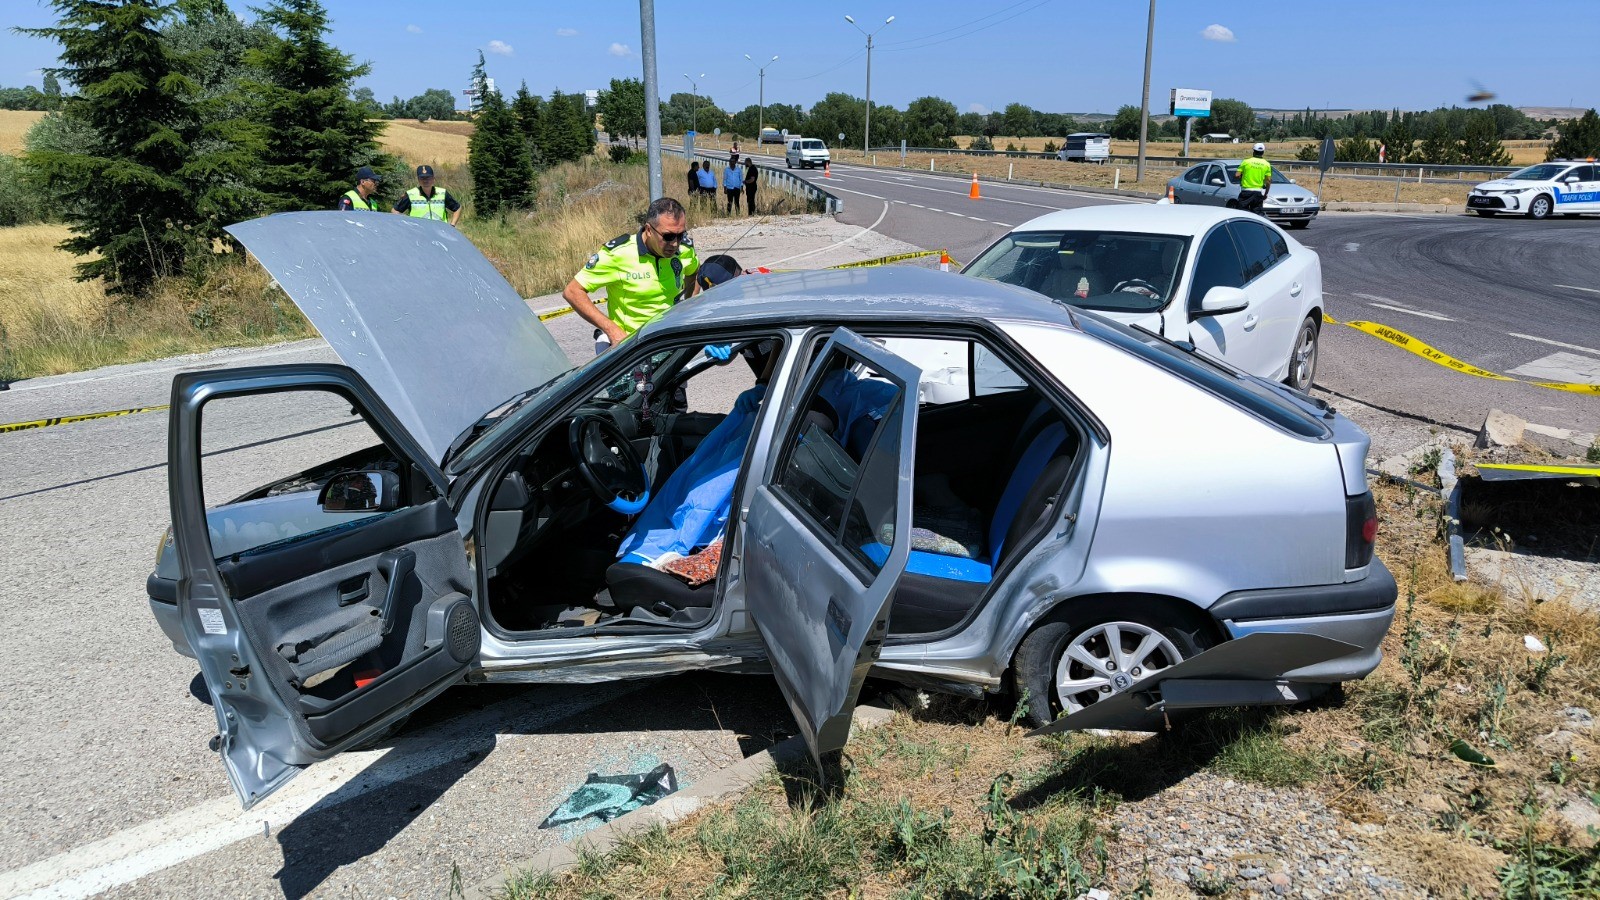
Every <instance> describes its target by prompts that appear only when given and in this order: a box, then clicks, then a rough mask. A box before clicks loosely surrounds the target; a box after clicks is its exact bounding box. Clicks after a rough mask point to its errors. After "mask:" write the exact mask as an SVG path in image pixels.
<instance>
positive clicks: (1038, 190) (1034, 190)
mask: <svg viewBox="0 0 1600 900" xmlns="http://www.w3.org/2000/svg"><path fill="white" fill-rule="evenodd" d="M850 168H852V169H856V168H862V169H863V170H864V171H867V172H873V173H874V174H876V173H877V172H878V171H881V170H875V169H872V168H870V167H860V166H851V167H850ZM851 177H853V178H865V177H866V176H865V175H855V174H852V175H851ZM891 177H894V178H895V180H896V181H903V180H907V178H906V177H903V176H891ZM910 177H911V178H919V179H922V180H925V181H940V182H943V183H946V184H948V183H949V182H951V181H952V180H953V179H951V178H948V177H941V176H938V175H927V174H921V175H917V174H913V175H912V176H910ZM994 183H995V184H997V185H1000V186H1003V187H1004V188H1005V189H1006V190H1008V191H1026V192H1028V193H1031V194H1067V195H1069V196H1073V197H1087V198H1089V199H1091V200H1105V201H1107V202H1110V203H1151V202H1153V201H1151V200H1147V199H1145V198H1143V197H1118V196H1115V195H1112V194H1092V193H1089V192H1087V191H1074V190H1072V189H1071V188H1048V187H1033V186H1031V185H1025V184H1014V183H1006V182H994ZM916 187H918V189H919V190H936V189H935V188H924V187H921V186H920V185H918V186H916ZM943 193H954V194H962V193H965V192H964V191H944V192H943ZM984 199H985V200H988V199H991V198H988V197H985V198H984ZM994 199H1004V198H994ZM1005 202H1008V203H1021V202H1023V201H1021V200H1007V201H1005ZM1027 205H1030V206H1031V205H1035V204H1027ZM1044 208H1045V209H1056V208H1057V207H1048V206H1047V207H1044Z"/></svg>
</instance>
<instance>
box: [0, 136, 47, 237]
mask: <svg viewBox="0 0 1600 900" xmlns="http://www.w3.org/2000/svg"><path fill="white" fill-rule="evenodd" d="M49 208H50V204H49V201H48V199H47V198H46V197H45V194H44V191H43V190H41V189H40V188H39V186H38V185H37V184H36V183H35V182H34V181H33V180H32V179H31V178H29V177H28V172H27V168H26V166H24V165H23V163H22V160H19V159H17V158H16V157H15V156H7V155H6V154H4V153H0V226H9V225H27V224H29V223H31V222H42V221H44V219H45V216H46V214H47V213H48V211H49Z"/></svg>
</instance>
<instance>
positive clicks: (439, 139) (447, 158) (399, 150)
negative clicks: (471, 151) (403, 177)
mask: <svg viewBox="0 0 1600 900" xmlns="http://www.w3.org/2000/svg"><path fill="white" fill-rule="evenodd" d="M383 126H384V128H383V134H382V135H380V136H379V138H378V144H379V146H381V147H383V149H384V151H385V152H387V153H393V154H394V155H396V156H398V157H400V158H401V159H403V160H405V161H406V162H407V163H408V164H409V165H412V166H417V165H422V164H423V163H426V164H428V165H431V166H442V165H466V163H467V139H468V138H469V137H470V136H471V135H472V123H471V122H418V121H417V120H415V119H393V120H390V121H386V122H384V123H383Z"/></svg>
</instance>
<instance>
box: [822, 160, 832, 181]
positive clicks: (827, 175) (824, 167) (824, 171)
mask: <svg viewBox="0 0 1600 900" xmlns="http://www.w3.org/2000/svg"><path fill="white" fill-rule="evenodd" d="M822 177H823V178H832V177H833V173H832V172H830V171H828V164H827V163H823V164H822Z"/></svg>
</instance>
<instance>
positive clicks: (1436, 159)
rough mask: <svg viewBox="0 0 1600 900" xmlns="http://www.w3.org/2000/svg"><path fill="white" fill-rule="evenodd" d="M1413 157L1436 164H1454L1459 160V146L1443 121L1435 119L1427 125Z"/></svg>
mask: <svg viewBox="0 0 1600 900" xmlns="http://www.w3.org/2000/svg"><path fill="white" fill-rule="evenodd" d="M1413 159H1414V160H1415V161H1416V162H1424V163H1429V164H1431V165H1436V166H1449V165H1455V164H1457V163H1459V162H1460V161H1461V149H1460V146H1459V144H1458V143H1457V141H1456V138H1455V135H1453V134H1451V133H1450V129H1449V127H1448V126H1447V125H1446V124H1445V122H1444V121H1442V120H1435V121H1434V123H1433V124H1432V126H1431V127H1429V129H1428V131H1427V133H1426V134H1424V135H1423V137H1422V143H1420V144H1418V145H1417V149H1416V153H1415V155H1414V156H1413Z"/></svg>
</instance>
